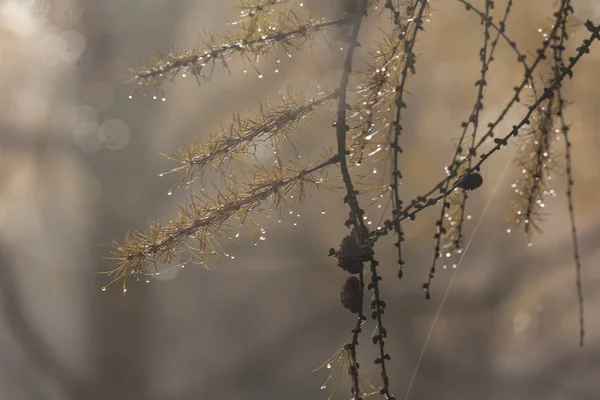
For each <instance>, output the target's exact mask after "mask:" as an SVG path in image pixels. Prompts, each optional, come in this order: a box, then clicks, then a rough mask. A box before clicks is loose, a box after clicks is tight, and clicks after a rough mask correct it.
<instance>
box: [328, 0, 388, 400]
mask: <svg viewBox="0 0 600 400" xmlns="http://www.w3.org/2000/svg"><path fill="white" fill-rule="evenodd" d="M367 4H368V1H367V0H360V1H357V2H356V3H355V4H354V9H353V10H352V11H351V13H352V14H351V15H350V16H349V18H350V21H352V31H351V33H350V36H349V38H348V41H347V43H348V51H347V53H346V58H345V60H344V70H343V72H342V78H341V82H340V86H339V88H338V111H337V119H336V121H335V128H336V136H337V148H338V158H339V162H340V170H341V173H342V179H343V181H344V185H345V187H346V196H345V197H344V202H346V203H348V206H349V208H350V213H349V216H350V218H349V219H348V220H347V221H346V225H347V226H353V227H354V229H353V230H354V233H355V235H356V236H357V239H358V242H359V244H360V246H361V248H362V253H363V260H364V261H369V263H370V272H371V282H370V283H369V285H368V289H369V290H373V301H372V302H371V308H372V309H373V310H374V311H373V312H372V314H371V317H372V318H373V319H374V320H376V322H377V332H378V334H377V335H375V336H374V337H373V343H376V344H379V353H380V354H379V357H377V358H376V359H375V363H376V364H379V365H380V366H381V376H382V379H383V386H382V387H381V388H380V393H381V394H382V395H384V396H385V398H388V399H392V398H393V396H391V395H390V393H389V379H388V376H387V371H386V366H385V363H386V360H389V359H390V356H389V354H387V353H385V349H384V339H385V337H386V336H387V331H386V330H385V328H384V327H383V324H382V318H381V315H382V314H383V309H384V307H385V303H384V302H383V301H382V300H381V299H380V292H379V281H380V280H381V277H380V276H379V275H378V273H377V265H378V262H377V261H376V260H375V259H374V258H373V254H374V251H373V249H372V245H369V244H368V242H367V238H368V230H367V228H366V226H365V225H364V222H363V218H362V215H363V214H364V210H362V209H361V208H360V205H359V203H358V199H357V197H356V194H357V192H356V191H355V190H354V186H353V184H352V178H351V176H350V172H349V170H348V164H347V160H346V153H347V149H346V134H347V132H348V131H349V130H350V127H349V126H348V125H347V121H346V110H347V109H349V108H350V106H349V105H348V103H347V101H346V98H347V91H348V84H349V81H350V75H351V74H352V61H353V58H354V52H355V50H356V48H357V47H359V46H360V44H359V43H358V33H359V31H360V27H361V24H362V20H363V16H364V15H366V9H367ZM358 280H359V285H360V293H361V294H362V295H363V301H362V302H361V304H360V307H358V309H359V310H358V311H359V312H358V321H357V324H356V327H355V328H354V329H353V330H352V334H353V335H352V343H351V344H350V345H349V349H350V358H351V362H350V363H349V364H350V365H349V373H350V375H351V379H352V388H351V393H352V394H353V395H354V398H355V399H357V400H358V399H361V398H362V397H361V393H360V386H359V379H358V376H359V374H358V367H359V364H358V362H357V361H356V346H357V345H358V335H359V333H360V332H361V325H362V323H363V321H364V320H365V319H366V317H365V316H364V314H363V308H364V304H362V303H364V275H363V270H362V268H360V271H359V278H358Z"/></svg>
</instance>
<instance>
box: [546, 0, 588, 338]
mask: <svg viewBox="0 0 600 400" xmlns="http://www.w3.org/2000/svg"><path fill="white" fill-rule="evenodd" d="M572 13H573V7H572V6H571V2H570V1H567V4H566V6H565V8H564V9H563V17H562V19H561V22H560V28H559V33H558V35H555V36H553V37H552V38H551V40H552V42H553V43H554V44H553V45H552V54H553V66H552V70H553V72H554V79H557V77H558V76H559V75H560V71H561V70H562V69H563V68H564V67H565V63H564V58H563V57H564V56H563V52H564V50H565V41H567V40H568V39H569V35H568V33H567V19H568V17H569V14H572ZM561 88H562V85H558V87H557V89H556V97H557V99H558V110H557V111H556V115H557V116H558V119H559V122H560V132H561V133H562V135H563V138H564V141H565V164H566V165H565V173H566V175H567V192H566V196H567V204H568V205H567V207H568V209H569V221H570V225H571V238H572V242H573V261H574V263H575V276H576V278H575V279H576V280H575V284H576V287H577V303H578V311H579V345H580V346H583V342H584V336H585V329H584V317H583V316H584V314H583V280H582V277H581V259H580V257H579V242H578V240H577V226H576V224H575V208H574V207H573V169H572V162H571V141H570V140H569V126H568V125H567V123H566V121H565V114H564V113H565V106H566V104H565V103H566V102H565V100H564V98H563V95H562V90H561ZM556 132H557V133H558V132H559V131H558V129H557V130H556Z"/></svg>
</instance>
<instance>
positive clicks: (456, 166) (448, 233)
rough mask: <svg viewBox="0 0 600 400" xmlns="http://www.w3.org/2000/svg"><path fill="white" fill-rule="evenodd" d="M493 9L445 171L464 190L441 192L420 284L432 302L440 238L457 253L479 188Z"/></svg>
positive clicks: (485, 21) (484, 19)
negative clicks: (471, 96) (476, 166)
mask: <svg viewBox="0 0 600 400" xmlns="http://www.w3.org/2000/svg"><path fill="white" fill-rule="evenodd" d="M511 5H512V2H509V3H508V5H507V8H506V11H505V14H504V19H503V20H502V22H501V24H500V26H501V27H504V23H505V21H506V18H507V17H508V14H509V12H510V7H511ZM493 8H494V2H493V1H491V0H486V2H485V12H484V15H483V16H481V24H482V25H483V26H484V30H483V46H482V47H481V49H480V50H479V59H480V61H481V74H480V76H479V79H478V80H477V81H476V82H475V85H476V86H477V88H478V89H477V97H476V99H475V104H474V105H473V110H472V111H471V115H470V116H469V118H468V120H467V121H463V122H462V128H463V131H462V134H461V136H460V139H459V141H458V147H457V149H456V152H455V153H454V157H453V159H452V163H451V164H450V168H448V171H447V172H448V174H449V175H450V176H456V175H459V174H461V175H463V177H462V178H461V184H460V185H459V187H461V188H462V189H463V190H462V192H461V193H456V194H455V192H451V191H449V190H448V188H449V186H450V181H448V182H447V183H446V184H445V186H444V188H443V191H444V195H443V197H442V207H441V211H440V217H439V219H438V221H437V222H436V226H437V232H436V233H435V235H434V239H435V240H436V243H435V248H434V254H433V261H432V263H431V267H430V268H429V275H428V278H427V282H426V283H424V284H423V290H424V291H425V298H426V299H429V298H431V294H430V291H429V287H430V285H431V281H432V280H433V278H434V276H435V271H436V263H437V260H438V259H439V258H440V257H441V247H440V243H441V240H442V238H444V239H445V240H446V241H448V242H449V243H448V244H447V245H446V246H445V249H446V250H447V251H448V253H446V256H449V255H450V252H449V251H454V250H457V251H460V247H461V239H462V227H463V223H464V219H465V206H466V201H467V198H468V196H467V190H469V189H474V188H476V187H478V186H479V185H481V176H480V175H479V174H474V173H473V172H472V171H473V170H472V166H473V159H472V157H473V156H475V155H476V149H475V141H476V138H477V129H478V128H479V113H480V112H481V110H482V109H483V91H484V87H485V86H486V85H487V81H486V77H487V71H488V69H489V65H490V63H491V62H492V60H493V56H494V50H495V49H496V45H497V44H498V39H499V37H500V31H498V33H497V35H496V38H495V39H494V41H493V42H492V43H491V46H490V43H489V40H490V25H491V23H492V17H491V16H490V11H491V10H492V9H493ZM501 29H502V28H501ZM488 53H489V55H488ZM470 126H472V127H473V133H472V134H471V144H470V147H469V149H468V152H467V153H464V152H463V147H462V146H463V141H464V140H465V137H466V134H467V130H468V129H469V127H470ZM463 160H468V161H467V165H465V164H463V163H460V161H463ZM468 181H473V182H474V183H477V185H475V186H474V185H472V184H468V183H469V182H468ZM444 219H446V221H447V223H448V224H449V227H448V228H446V227H445V226H444ZM454 219H457V220H458V221H455V220H454Z"/></svg>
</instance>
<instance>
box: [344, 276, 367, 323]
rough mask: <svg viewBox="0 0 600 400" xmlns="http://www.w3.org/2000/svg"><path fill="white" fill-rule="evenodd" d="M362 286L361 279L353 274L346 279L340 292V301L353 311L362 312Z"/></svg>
mask: <svg viewBox="0 0 600 400" xmlns="http://www.w3.org/2000/svg"><path fill="white" fill-rule="evenodd" d="M362 297H363V293H362V288H361V287H360V281H359V280H358V278H356V277H355V276H351V277H350V278H348V279H347V280H346V283H344V286H342V291H341V293H340V301H341V302H342V305H343V306H344V307H345V308H347V309H348V310H350V312H352V313H355V314H356V313H358V312H360V309H361V307H362Z"/></svg>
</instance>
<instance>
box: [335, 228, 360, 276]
mask: <svg viewBox="0 0 600 400" xmlns="http://www.w3.org/2000/svg"><path fill="white" fill-rule="evenodd" d="M337 260H338V266H339V267H340V268H341V269H343V270H344V271H347V272H349V273H351V274H358V273H359V272H360V271H361V270H362V267H363V265H362V250H361V248H360V244H359V243H358V240H356V236H354V235H353V234H349V235H346V236H345V237H344V239H342V243H341V244H340V249H339V250H338V254H337Z"/></svg>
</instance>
